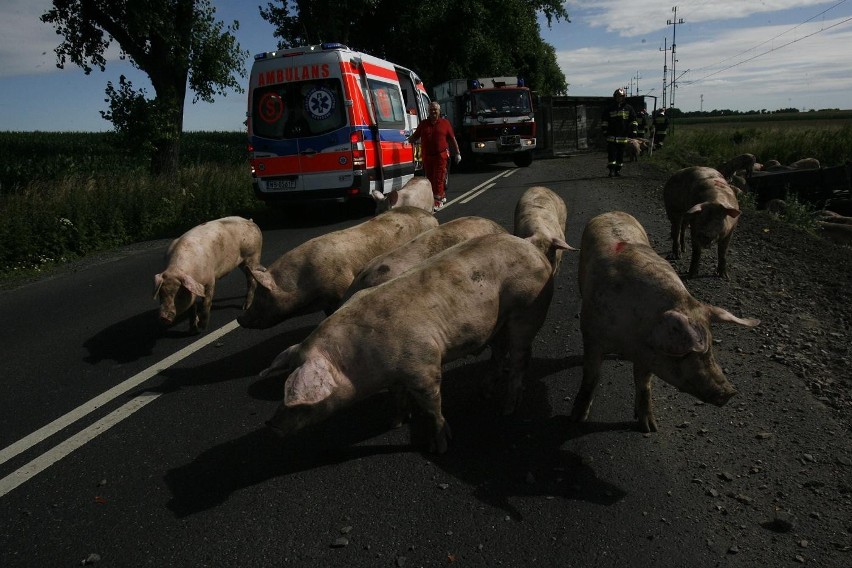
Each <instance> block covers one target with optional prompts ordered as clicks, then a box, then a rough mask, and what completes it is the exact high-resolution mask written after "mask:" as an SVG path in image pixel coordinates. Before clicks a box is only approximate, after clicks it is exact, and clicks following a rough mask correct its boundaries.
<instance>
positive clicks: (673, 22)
mask: <svg viewBox="0 0 852 568" xmlns="http://www.w3.org/2000/svg"><path fill="white" fill-rule="evenodd" d="M672 13H673V14H674V17H673V18H672V19H671V20H666V25H669V26H671V27H672V93H671V97H670V102H669V106H671V107H674V99H675V88H676V87H677V78H676V75H675V63H677V58H676V57H675V51H677V44H676V43H675V37H676V36H677V26H678V24H682V23H683V18H678V17H677V6H674V7H672Z"/></svg>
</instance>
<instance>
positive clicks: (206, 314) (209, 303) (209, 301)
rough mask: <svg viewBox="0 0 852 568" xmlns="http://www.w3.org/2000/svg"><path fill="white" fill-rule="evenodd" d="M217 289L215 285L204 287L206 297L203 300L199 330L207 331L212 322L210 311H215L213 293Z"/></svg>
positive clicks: (199, 317)
mask: <svg viewBox="0 0 852 568" xmlns="http://www.w3.org/2000/svg"><path fill="white" fill-rule="evenodd" d="M215 289H216V284H215V283H213V284H210V285H209V286H205V287H204V297H203V298H201V313H200V314H199V315H198V318H197V320H198V329H207V324H208V323H209V322H210V310H212V309H213V292H214V290H215Z"/></svg>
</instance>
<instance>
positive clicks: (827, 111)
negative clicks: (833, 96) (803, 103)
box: [666, 107, 852, 118]
mask: <svg viewBox="0 0 852 568" xmlns="http://www.w3.org/2000/svg"><path fill="white" fill-rule="evenodd" d="M666 113H667V114H668V115H669V117H671V118H709V117H747V116H754V117H764V118H765V117H766V116H767V115H772V116H773V117H775V118H777V115H793V116H795V115H802V117H808V118H815V117H816V116H817V115H819V118H830V116H828V115H834V114H838V115H841V116H842V118H849V117H850V116H852V110H840V109H837V108H824V109H820V110H814V109H811V110H809V111H800V110H799V109H797V108H779V109H778V110H767V109H765V108H764V109H761V110H749V111H739V110H730V109H713V110H693V111H689V112H683V111H682V110H680V109H679V108H677V107H672V108H670V109H667V110H666ZM791 118H792V117H791Z"/></svg>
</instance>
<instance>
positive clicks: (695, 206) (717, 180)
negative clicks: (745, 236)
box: [663, 166, 740, 280]
mask: <svg viewBox="0 0 852 568" xmlns="http://www.w3.org/2000/svg"><path fill="white" fill-rule="evenodd" d="M663 199H664V201H665V206H666V216H668V218H669V221H670V222H671V237H672V256H673V258H675V259H678V258H680V253H681V252H684V251H685V250H686V241H685V239H684V234H685V232H686V226H687V225H689V227H690V238H691V240H692V262H691V263H690V265H689V277H690V278H694V277H695V276H697V275H698V267H699V264H700V262H701V251H702V250H703V249H705V248H707V247H709V246H710V245H711V244H712V243H713V242H717V243H718V247H717V248H718V255H719V258H718V263H717V268H716V273H717V274H718V275H719V276H720V277H721V278H723V279H725V280H728V279H729V276H728V265H727V258H726V256H727V252H728V245H729V244H730V242H731V237H732V235H733V231H734V227H736V225H737V218H738V217H739V216H740V208H739V203H737V196H736V192H735V191H734V189H733V188H731V186H730V185H728V182H727V181H726V180H725V178H724V177H723V176H722V174H721V173H719V172H718V171H716V170H714V169H713V168H705V167H701V166H692V167H689V168H684V169H682V170H678V171H677V172H675V173H674V174H673V175H672V176H671V177H670V178H669V179H668V181H666V184H665V186H664V187H663Z"/></svg>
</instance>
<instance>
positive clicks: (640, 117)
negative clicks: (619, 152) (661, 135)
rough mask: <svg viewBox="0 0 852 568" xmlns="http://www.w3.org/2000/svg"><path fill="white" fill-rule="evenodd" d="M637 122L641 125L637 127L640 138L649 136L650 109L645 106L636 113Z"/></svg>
mask: <svg viewBox="0 0 852 568" xmlns="http://www.w3.org/2000/svg"><path fill="white" fill-rule="evenodd" d="M636 122H637V124H638V125H639V126H638V127H637V128H636V132H637V133H638V134H639V137H640V138H647V137H648V128H649V124H648V123H649V120H648V109H647V108H643V109H642V110H640V111H639V112H637V113H636Z"/></svg>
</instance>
